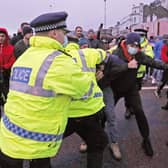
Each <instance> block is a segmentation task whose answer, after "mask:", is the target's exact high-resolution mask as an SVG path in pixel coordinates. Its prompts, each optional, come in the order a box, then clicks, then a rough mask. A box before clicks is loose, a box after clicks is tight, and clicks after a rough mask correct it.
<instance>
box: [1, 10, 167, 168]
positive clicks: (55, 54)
mask: <svg viewBox="0 0 168 168" xmlns="http://www.w3.org/2000/svg"><path fill="white" fill-rule="evenodd" d="M67 16H68V14H67V13H66V12H55V13H45V14H42V15H40V16H38V17H36V18H35V19H33V20H32V21H31V22H30V23H27V22H24V23H22V24H21V26H20V30H19V32H18V33H17V35H15V36H13V37H11V38H9V35H8V31H7V29H6V28H0V105H1V108H0V109H1V110H2V109H3V110H2V111H0V112H1V114H2V116H1V123H0V124H1V132H0V149H1V152H0V166H1V167H2V168H14V167H15V168H22V166H23V161H24V160H25V159H26V160H29V162H30V168H51V164H50V158H51V157H54V156H56V154H57V153H58V151H59V148H60V146H61V143H62V141H63V139H64V138H66V137H67V136H70V135H71V134H72V133H74V132H75V133H77V134H78V135H79V136H80V137H81V139H82V142H81V145H80V146H79V150H80V151H81V152H87V168H102V166H103V152H104V149H105V148H106V146H107V145H108V147H109V149H110V151H111V152H112V155H113V157H114V158H115V159H117V160H121V159H122V153H121V151H120V147H119V135H118V134H119V133H118V132H119V131H118V128H117V120H116V111H115V105H116V104H117V102H118V100H119V99H120V98H124V100H125V109H126V110H125V111H126V112H125V118H126V119H129V118H130V117H131V115H135V119H136V122H137V125H138V129H139V132H140V134H141V136H142V148H143V150H144V152H145V154H146V155H147V156H149V157H152V156H153V155H154V151H153V147H152V144H151V141H150V129H149V124H148V120H147V117H146V115H145V112H144V109H143V106H142V102H141V96H140V92H139V91H140V90H141V87H142V85H143V83H144V81H145V80H148V79H149V77H150V78H151V82H152V84H156V85H157V90H155V92H154V93H155V95H156V96H157V97H158V98H159V97H160V96H161V90H162V89H163V87H164V85H165V84H166V83H167V80H168V76H167V75H168V34H165V35H163V36H162V37H161V36H158V37H150V38H148V34H147V33H148V32H147V30H145V29H141V28H140V29H135V30H133V31H132V32H129V33H128V34H126V35H124V36H123V35H118V36H117V37H114V36H112V34H111V32H110V31H109V30H107V29H103V25H102V24H101V25H100V27H99V29H98V31H94V30H93V29H89V30H88V31H84V30H83V28H82V26H76V27H75V29H74V31H72V32H70V31H69V30H67V25H66V19H67ZM123 81H124V84H123ZM167 97H168V93H167ZM162 109H165V110H168V102H167V103H166V104H165V105H164V106H162ZM105 128H106V130H107V131H105Z"/></svg>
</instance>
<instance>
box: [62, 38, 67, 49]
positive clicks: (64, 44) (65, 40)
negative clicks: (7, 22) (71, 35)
mask: <svg viewBox="0 0 168 168" xmlns="http://www.w3.org/2000/svg"><path fill="white" fill-rule="evenodd" d="M67 44H68V37H67V36H64V43H63V44H62V45H63V47H66V46H67Z"/></svg>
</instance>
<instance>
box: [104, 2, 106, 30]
mask: <svg viewBox="0 0 168 168" xmlns="http://www.w3.org/2000/svg"><path fill="white" fill-rule="evenodd" d="M104 27H105V28H106V0H104Z"/></svg>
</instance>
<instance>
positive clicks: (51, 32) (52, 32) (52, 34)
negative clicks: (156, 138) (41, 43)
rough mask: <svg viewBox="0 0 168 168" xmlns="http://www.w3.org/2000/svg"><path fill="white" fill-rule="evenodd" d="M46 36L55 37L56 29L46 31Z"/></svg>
mask: <svg viewBox="0 0 168 168" xmlns="http://www.w3.org/2000/svg"><path fill="white" fill-rule="evenodd" d="M48 36H49V37H50V38H53V39H57V30H56V29H54V30H50V31H49V32H48Z"/></svg>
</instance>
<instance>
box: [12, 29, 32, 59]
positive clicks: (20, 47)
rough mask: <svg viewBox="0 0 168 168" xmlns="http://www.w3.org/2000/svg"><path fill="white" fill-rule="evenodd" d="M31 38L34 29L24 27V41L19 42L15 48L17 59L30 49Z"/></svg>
mask: <svg viewBox="0 0 168 168" xmlns="http://www.w3.org/2000/svg"><path fill="white" fill-rule="evenodd" d="M31 36H33V29H32V28H31V27H28V26H26V27H23V39H21V40H19V41H18V42H17V43H16V44H15V46H14V54H15V57H16V59H17V58H18V57H19V56H20V55H22V54H23V53H24V52H25V51H26V50H27V48H29V39H30V37H31Z"/></svg>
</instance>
